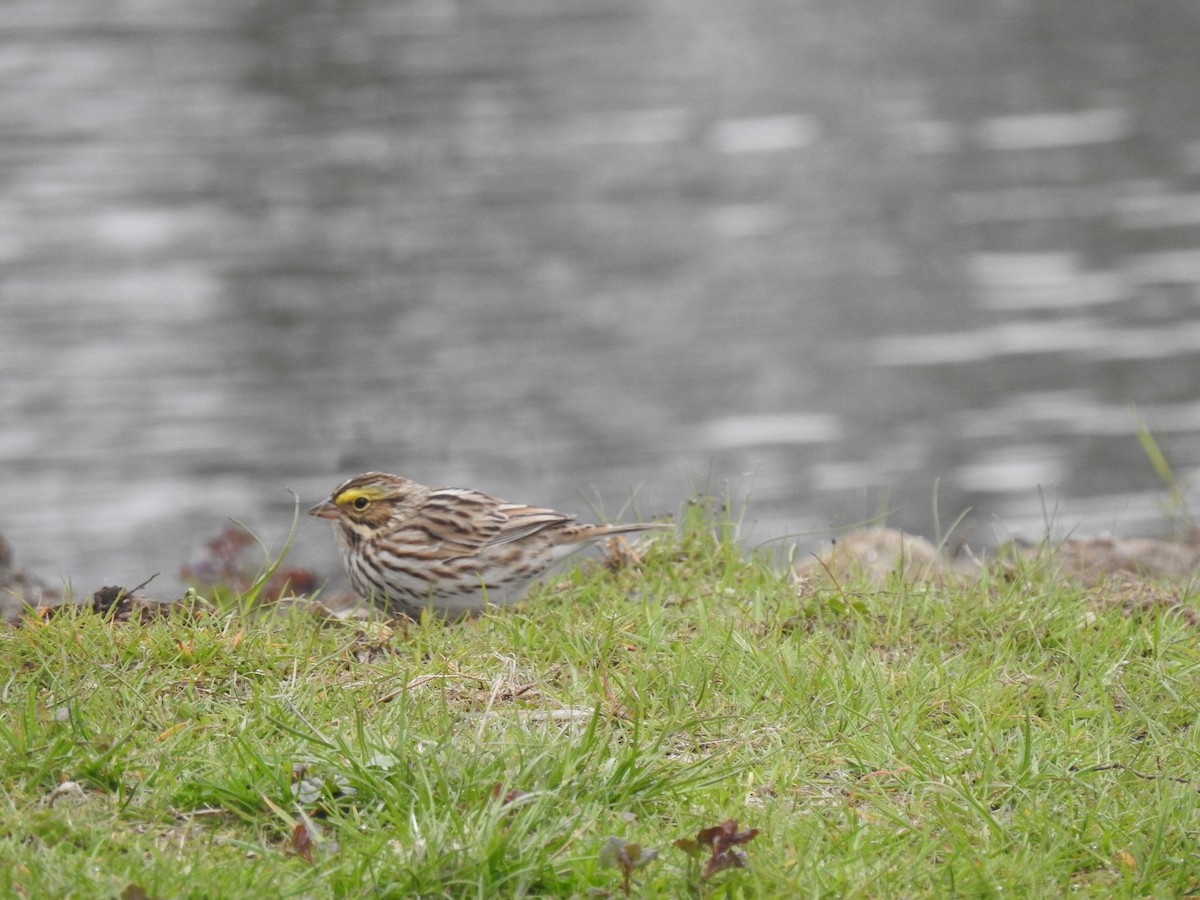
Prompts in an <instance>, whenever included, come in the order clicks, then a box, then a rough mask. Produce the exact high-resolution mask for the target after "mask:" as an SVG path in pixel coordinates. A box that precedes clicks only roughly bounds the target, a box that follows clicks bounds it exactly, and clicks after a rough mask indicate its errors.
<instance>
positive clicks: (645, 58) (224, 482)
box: [0, 0, 1200, 594]
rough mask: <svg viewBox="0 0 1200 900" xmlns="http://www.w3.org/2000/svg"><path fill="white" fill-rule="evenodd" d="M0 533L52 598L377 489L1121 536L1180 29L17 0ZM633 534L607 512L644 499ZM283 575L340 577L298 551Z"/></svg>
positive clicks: (1187, 155)
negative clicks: (378, 480) (451, 488)
mask: <svg viewBox="0 0 1200 900" xmlns="http://www.w3.org/2000/svg"><path fill="white" fill-rule="evenodd" d="M0 30H2V31H3V34H4V38H5V40H4V41H3V42H2V44H0V75H2V77H3V80H4V84H5V90H4V91H3V92H0V185H2V187H0V263H2V265H3V271H4V276H3V278H2V279H0V384H2V385H3V389H2V390H0V421H2V422H3V427H2V428H0V461H2V465H3V471H4V473H5V478H4V497H5V499H4V503H3V505H2V506H0V532H2V533H3V534H5V535H6V536H7V537H8V538H9V540H10V541H11V542H12V544H13V545H14V547H15V549H16V553H17V556H18V559H19V560H20V561H21V562H23V563H25V564H26V565H27V566H28V567H30V568H32V569H34V570H36V571H39V572H41V573H43V574H45V575H47V576H49V577H51V578H56V579H64V580H66V579H70V580H71V581H73V583H74V584H75V585H76V586H77V587H78V588H80V589H83V590H90V589H92V588H94V587H96V586H98V585H99V584H101V583H118V582H125V583H137V582H139V581H141V580H142V579H143V578H144V577H145V576H146V575H148V574H150V573H152V572H162V573H163V576H164V577H163V580H162V581H160V582H159V586H160V591H161V592H162V593H164V594H165V593H168V592H169V590H170V588H171V587H172V586H173V585H174V584H176V583H177V582H176V580H175V574H176V571H177V567H178V565H179V563H180V562H182V561H183V560H185V559H186V558H188V557H189V556H191V555H193V554H194V553H195V552H196V551H197V550H198V548H199V547H200V546H202V544H203V543H204V541H205V540H207V539H208V538H209V537H211V536H213V535H214V534H216V533H217V532H218V531H220V530H221V528H222V527H223V526H224V524H225V521H226V517H230V516H232V517H235V518H237V519H239V520H241V521H243V522H245V523H246V524H247V525H249V526H251V527H252V528H254V529H255V530H256V531H257V532H258V533H259V534H260V535H261V536H263V537H264V539H266V540H267V541H268V543H271V544H273V545H275V546H277V545H278V542H279V541H280V540H281V539H282V536H283V534H284V533H285V532H286V530H287V525H288V522H289V521H290V513H291V504H292V500H291V497H290V496H289V494H288V493H287V488H289V487H290V488H292V489H294V490H295V491H297V492H298V493H299V494H300V495H301V497H302V500H303V502H304V503H305V504H309V503H311V502H314V501H316V500H317V499H319V498H320V497H322V496H323V495H324V494H326V493H327V492H328V490H329V489H330V488H331V487H332V486H333V485H334V484H336V483H337V482H338V481H339V480H340V479H341V478H343V477H345V476H348V475H350V474H354V473H355V472H357V471H360V470H362V469H366V468H384V469H390V470H392V471H398V472H401V473H403V474H406V475H409V476H411V477H413V478H417V479H419V480H424V481H430V482H435V483H439V484H461V485H469V486H475V487H481V488H484V489H488V490H492V491H494V492H496V493H499V494H501V495H502V496H507V497H510V498H511V499H516V500H526V501H530V502H537V503H542V504H548V505H552V506H557V507H559V508H562V509H566V510H572V511H579V512H582V513H587V512H589V511H590V510H591V509H592V508H595V507H598V508H599V510H598V511H599V512H600V513H603V514H606V515H609V516H614V517H615V516H616V515H618V514H620V513H621V512H622V508H623V507H624V506H625V504H627V503H628V502H629V500H630V497H631V494H632V493H633V492H634V491H635V490H636V500H635V501H634V503H633V507H634V508H635V509H636V511H637V512H638V513H640V514H643V515H650V514H655V513H659V512H663V511H666V512H670V511H674V510H676V509H677V508H678V506H679V504H680V502H681V501H682V499H683V498H684V497H685V496H686V495H687V494H688V493H690V492H691V491H693V490H695V489H698V488H699V489H704V488H707V489H710V490H718V491H721V490H725V489H726V486H728V490H729V491H730V492H731V493H732V494H733V495H734V497H735V498H742V497H748V499H749V506H748V514H747V519H746V521H747V529H746V530H747V532H748V533H749V537H750V539H751V540H768V539H771V538H773V537H776V536H778V535H780V534H782V533H785V532H792V533H797V534H798V535H799V537H798V538H797V539H798V540H799V542H800V543H801V545H802V546H803V545H806V544H807V545H810V546H811V545H813V544H815V543H816V542H818V541H819V540H821V539H823V538H825V537H827V536H828V535H829V534H830V533H831V532H832V531H834V530H835V529H837V528H841V527H845V526H848V525H853V524H856V523H862V522H865V521H867V520H869V519H871V518H872V517H874V516H878V515H881V514H886V516H887V521H888V522H889V523H891V524H894V525H898V526H902V527H906V528H909V529H912V530H915V531H918V532H921V533H923V534H927V535H933V532H934V530H935V528H936V527H937V523H936V522H935V513H934V509H935V504H936V509H937V516H936V519H937V522H940V525H941V526H942V527H945V526H946V525H947V524H948V523H949V522H951V521H953V520H954V519H955V517H956V516H957V515H958V514H959V513H961V512H962V511H963V510H965V509H967V508H970V509H971V510H972V512H971V513H970V515H969V517H968V519H967V520H966V521H965V522H964V523H963V524H962V525H961V526H959V529H960V530H959V532H958V534H959V536H961V537H965V538H968V539H969V540H971V541H972V542H975V543H988V542H991V541H993V540H995V539H996V537H997V536H999V537H1004V536H1006V535H1008V534H1009V533H1010V532H1020V533H1023V534H1025V535H1027V536H1032V537H1037V536H1039V535H1040V534H1041V533H1042V532H1043V530H1044V528H1045V522H1046V519H1047V518H1048V517H1049V518H1052V519H1054V521H1055V522H1056V523H1057V527H1058V528H1059V529H1060V530H1065V529H1070V528H1074V527H1077V526H1078V527H1080V528H1082V529H1083V530H1089V531H1095V530H1102V529H1112V530H1116V531H1121V532H1145V531H1148V530H1153V529H1154V528H1155V527H1156V526H1159V525H1161V522H1162V515H1161V512H1160V510H1159V508H1158V502H1159V500H1160V499H1161V498H1162V496H1163V492H1162V490H1161V486H1160V484H1159V482H1158V479H1157V476H1156V475H1155V473H1154V471H1153V470H1152V468H1151V467H1150V465H1149V464H1148V463H1147V462H1146V460H1145V457H1144V454H1143V452H1142V450H1141V448H1140V446H1139V443H1138V441H1137V438H1136V436H1135V429H1136V424H1137V421H1138V416H1139V415H1140V416H1141V417H1142V418H1143V419H1144V420H1145V421H1146V422H1147V423H1148V424H1149V425H1150V426H1151V427H1152V428H1154V429H1156V430H1158V431H1159V432H1160V433H1161V436H1162V443H1163V446H1164V447H1165V449H1166V450H1167V451H1168V453H1169V454H1170V456H1171V457H1172V458H1173V459H1174V460H1175V461H1176V463H1177V464H1178V466H1179V467H1180V470H1181V471H1180V474H1181V475H1184V476H1186V475H1188V474H1190V469H1191V467H1192V465H1193V463H1192V461H1193V460H1194V459H1195V458H1196V455H1197V451H1198V449H1200V447H1198V445H1200V391H1198V390H1197V389H1198V387H1200V368H1198V365H1197V364H1198V362H1200V358H1198V357H1200V312H1198V305H1200V304H1198V301H1200V119H1198V118H1197V117H1196V115H1195V109H1196V107H1195V96H1196V89H1197V86H1198V84H1200V56H1198V55H1197V54H1195V53H1194V52H1193V48H1194V47H1195V46H1197V43H1198V41H1200V12H1197V10H1195V9H1193V8H1192V7H1191V6H1189V5H1186V4H1178V3H1169V4H1159V5H1155V6H1154V7H1153V8H1141V7H1138V8H1135V7H1134V6H1131V5H1129V4H1125V3H1121V2H1118V0H1093V2H1090V3H1087V4H1064V3H1050V4H1046V3H1038V2H1035V0H1004V2H999V3H997V2H984V0H954V2H950V0H937V2H933V0H895V2H891V3H888V4H877V3H871V2H869V0H814V2H808V3H804V4H795V3H790V2H786V0H758V2H747V3H741V4H723V3H708V2H703V0H700V2H695V0H693V2H689V3H686V4H683V3H678V2H671V0H641V2H632V0H600V2H595V0H593V2H588V3H583V2H571V0H568V2H562V0H506V2H504V3H501V4H469V3H459V2H453V0H412V2H404V3H395V2H391V0H340V2H338V3H330V2H320V0H308V2H287V3H284V2H279V0H264V2H259V3H247V2H244V0H188V2H186V3H185V2H180V0H157V2H154V0H110V2H106V3H103V4H96V3H90V2H84V0H55V2H54V3H46V2H44V0H9V2H8V3H6V4H5V7H4V9H3V11H0ZM629 514H632V510H631V511H630V513H629ZM304 524H305V531H304V532H303V533H302V535H301V539H300V542H299V545H298V547H297V550H296V554H297V556H296V561H297V562H310V563H312V564H313V565H315V566H317V567H319V568H322V569H323V570H324V571H326V572H329V573H332V572H333V570H334V566H333V553H332V541H331V540H330V539H329V535H328V533H327V529H326V528H325V527H323V523H317V522H311V523H309V522H306V523H304Z"/></svg>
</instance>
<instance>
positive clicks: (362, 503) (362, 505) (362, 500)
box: [354, 496, 371, 510]
mask: <svg viewBox="0 0 1200 900" xmlns="http://www.w3.org/2000/svg"><path fill="white" fill-rule="evenodd" d="M370 503H371V501H370V500H368V499H367V498H366V497H363V496H358V497H355V498H354V508H355V509H359V510H362V509H366V508H367V506H368V505H369V504H370Z"/></svg>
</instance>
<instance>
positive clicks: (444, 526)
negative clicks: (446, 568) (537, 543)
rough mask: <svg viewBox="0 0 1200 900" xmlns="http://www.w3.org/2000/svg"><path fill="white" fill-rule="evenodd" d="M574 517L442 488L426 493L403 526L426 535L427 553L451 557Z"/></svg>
mask: <svg viewBox="0 0 1200 900" xmlns="http://www.w3.org/2000/svg"><path fill="white" fill-rule="evenodd" d="M573 518H574V516H567V515H564V514H562V513H559V512H555V511H554V510H552V509H541V508H538V507H534V506H525V505H523V504H520V503H508V502H506V501H504V500H501V499H499V498H498V497H493V496H492V495H491V494H485V493H483V492H482V491H472V490H467V489H465V488H442V489H440V490H437V491H434V492H433V493H432V494H430V495H429V497H428V498H427V499H426V501H425V503H424V504H423V505H422V506H421V509H420V510H419V511H418V514H417V515H416V516H414V517H413V518H412V519H410V520H409V521H408V522H407V523H406V525H407V527H409V528H418V529H420V530H421V531H422V532H424V534H425V535H426V536H427V537H428V538H429V540H430V542H431V546H430V547H429V548H428V549H427V551H426V552H428V553H429V554H430V555H432V556H437V557H440V558H442V559H453V558H456V557H461V556H470V555H472V554H475V553H478V552H480V551H481V550H483V549H484V548H485V547H488V546H491V545H496V544H507V543H509V542H511V541H517V540H520V539H521V538H523V537H527V536H528V535H531V534H534V533H536V532H538V531H541V530H542V529H543V528H549V527H550V526H552V525H558V524H560V523H562V522H569V521H571V520H572V519H573Z"/></svg>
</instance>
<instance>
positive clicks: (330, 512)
mask: <svg viewBox="0 0 1200 900" xmlns="http://www.w3.org/2000/svg"><path fill="white" fill-rule="evenodd" d="M308 514H309V515H310V516H317V517H318V518H321V519H340V518H341V517H342V511H341V510H340V509H338V508H337V505H336V504H335V503H334V502H333V501H332V500H322V501H321V502H320V503H318V504H317V505H316V506H314V507H313V508H312V509H310V510H309V511H308Z"/></svg>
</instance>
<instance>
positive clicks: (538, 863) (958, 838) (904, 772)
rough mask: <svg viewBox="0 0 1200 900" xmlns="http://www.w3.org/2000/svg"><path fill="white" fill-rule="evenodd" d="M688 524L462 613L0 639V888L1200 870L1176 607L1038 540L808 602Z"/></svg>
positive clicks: (985, 880)
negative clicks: (962, 576)
mask: <svg viewBox="0 0 1200 900" xmlns="http://www.w3.org/2000/svg"><path fill="white" fill-rule="evenodd" d="M686 518H687V521H686V522H685V523H684V524H683V526H682V527H681V531H680V534H678V535H667V536H665V537H662V538H658V539H656V540H657V542H656V543H653V544H651V545H650V547H649V549H648V550H647V551H646V552H645V554H644V556H643V560H642V562H641V564H640V566H633V567H629V566H627V567H624V568H621V569H619V570H617V571H615V572H613V571H609V570H607V569H605V568H603V567H600V566H593V567H590V568H588V569H586V570H580V569H577V570H574V571H572V572H570V573H568V574H566V575H565V576H564V578H563V582H564V583H560V584H551V585H548V586H545V587H542V588H539V589H537V590H536V592H535V593H534V594H533V595H532V596H531V597H530V598H529V600H528V601H527V602H526V603H524V604H523V605H521V606H520V607H517V608H515V609H509V610H502V611H497V612H494V613H491V614H488V615H486V616H484V617H483V618H481V619H480V620H478V621H476V622H473V623H469V624H466V625H463V626H458V627H446V626H444V625H442V624H440V623H438V622H425V623H421V624H413V625H410V626H409V627H407V628H404V627H402V626H397V627H395V628H389V627H388V626H386V625H383V624H371V623H366V624H364V623H361V622H357V623H356V622H339V621H323V620H320V619H318V618H316V617H314V616H312V615H310V614H306V613H304V612H303V611H300V610H294V611H292V612H291V613H289V614H287V615H264V614H262V613H253V612H246V611H236V612H227V613H207V614H202V615H199V616H198V617H196V618H194V619H193V618H187V617H175V618H171V619H167V620H163V621H156V622H150V623H147V624H136V623H132V622H124V623H115V624H114V623H111V622H108V621H105V620H104V619H103V618H102V617H100V616H97V615H95V614H90V613H86V612H82V611H78V610H72V611H67V612H64V613H61V614H59V615H57V616H55V617H53V618H49V619H47V620H46V621H37V620H32V621H26V622H25V623H24V624H22V625H19V626H16V627H14V628H12V629H10V630H5V631H3V632H0V642H2V643H0V754H2V755H0V789H2V791H3V793H2V795H0V821H2V824H0V860H2V861H3V865H0V894H2V895H5V896H28V897H48V896H67V895H75V896H113V897H115V896H119V895H122V893H123V892H124V896H126V897H131V898H132V897H161V898H166V897H201V896H203V897H237V896H252V895H255V894H257V895H260V896H270V897H275V896H281V897H301V896H302V897H314V898H320V897H371V896H395V897H406V896H431V897H433V896H454V897H504V896H554V897H560V896H563V897H565V896H579V897H587V896H605V895H612V896H622V895H623V891H624V883H626V882H627V883H628V885H629V888H630V890H631V892H632V894H633V895H634V896H661V897H681V896H688V895H696V896H705V897H726V896H763V897H767V896H772V897H773V896H818V895H821V896H839V897H841V896H905V895H906V896H921V895H931V894H932V895H943V896H949V895H952V894H955V893H958V894H966V895H972V896H980V895H1007V896H1043V895H1047V894H1060V893H1066V892H1072V893H1075V894H1077V895H1082V896H1114V895H1115V896H1139V897H1140V896H1178V895H1182V894H1187V893H1194V892H1197V891H1200V841H1197V830H1198V829H1200V795H1198V793H1197V787H1198V786H1200V765H1198V764H1197V763H1198V761H1200V753H1198V750H1200V737H1198V731H1200V730H1198V729H1197V727H1196V725H1197V718H1198V714H1200V690H1198V688H1200V650H1198V647H1200V640H1198V638H1200V635H1198V634H1197V629H1196V626H1195V625H1193V624H1191V623H1190V622H1189V621H1188V620H1187V619H1186V618H1185V617H1184V616H1182V615H1180V614H1179V612H1178V611H1168V610H1166V609H1165V608H1163V607H1160V606H1156V605H1154V604H1142V605H1139V606H1138V607H1137V608H1136V611H1135V612H1133V613H1132V614H1128V613H1127V611H1125V610H1123V608H1122V606H1121V605H1120V604H1111V603H1107V602H1105V598H1104V597H1103V596H1100V595H1098V594H1097V592H1096V591H1094V590H1085V589H1083V588H1080V587H1077V586H1073V585H1071V584H1069V583H1065V582H1063V581H1061V580H1059V579H1057V578H1056V577H1054V575H1053V567H1052V566H1048V565H1047V566H1041V565H1036V564H1033V565H1029V566H1027V567H1022V568H1018V569H1016V570H1013V569H1009V570H1007V571H1005V572H1004V573H1000V572H999V571H993V572H990V573H985V574H984V576H983V577H982V578H981V579H979V580H977V581H972V582H971V583H969V584H965V585H964V584H958V585H945V586H926V585H911V584H904V583H902V582H900V581H899V580H894V581H893V582H891V583H889V584H886V585H884V586H882V587H878V586H876V587H870V586H867V585H865V584H857V585H856V584H842V585H841V586H840V587H836V588H834V587H831V588H828V589H824V590H820V591H817V592H815V593H810V594H808V595H806V596H799V595H798V594H797V591H796V588H795V586H794V585H793V584H792V583H791V582H790V580H789V579H788V578H787V577H786V576H785V575H784V574H782V573H781V572H780V570H779V568H778V566H777V565H776V564H774V563H773V562H770V561H768V560H767V559H765V558H762V559H760V558H756V557H754V556H753V555H747V554H746V553H745V552H743V551H742V550H740V549H739V548H738V547H737V545H736V543H735V542H734V541H733V540H732V539H731V527H730V526H729V524H728V523H727V522H725V521H722V520H720V519H714V518H713V517H712V516H711V515H710V514H709V513H708V512H707V511H706V510H705V509H704V508H703V507H694V508H692V509H691V510H690V511H689V512H688V513H687V515H686ZM1176 593H1177V594H1178V592H1176ZM1184 603H1185V605H1187V606H1195V604H1194V603H1193V602H1191V601H1190V600H1189V599H1188V598H1187V597H1186V596H1185V597H1184ZM729 820H736V821H737V823H738V825H737V826H736V827H733V826H727V830H726V832H725V835H726V837H727V838H731V839H732V843H731V842H730V841H724V842H722V841H721V840H720V839H719V837H716V836H715V835H716V834H717V833H716V832H712V831H709V832H704V829H709V828H711V827H713V826H718V825H720V824H722V823H726V822H729ZM748 829H755V830H756V832H750V831H748ZM697 838H699V840H697ZM614 839H615V840H614ZM687 839H691V840H692V842H693V845H687V844H686V843H684V845H683V846H679V845H677V843H676V842H685V841H686V840H687ZM697 845H698V846H697ZM689 850H690V851H691V852H690V853H689V852H688V851H689ZM653 851H657V856H656V858H651V857H654V853H653ZM705 875H707V877H705Z"/></svg>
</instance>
